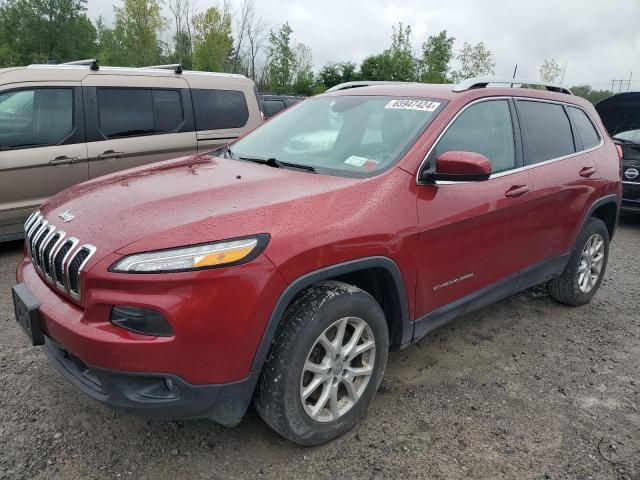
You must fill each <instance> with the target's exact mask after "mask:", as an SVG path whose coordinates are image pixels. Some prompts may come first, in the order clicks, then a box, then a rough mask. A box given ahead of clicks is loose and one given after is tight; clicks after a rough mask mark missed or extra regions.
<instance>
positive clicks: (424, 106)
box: [384, 100, 440, 112]
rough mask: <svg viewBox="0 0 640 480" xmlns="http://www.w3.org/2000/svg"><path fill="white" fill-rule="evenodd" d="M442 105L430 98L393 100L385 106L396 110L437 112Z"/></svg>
mask: <svg viewBox="0 0 640 480" xmlns="http://www.w3.org/2000/svg"><path fill="white" fill-rule="evenodd" d="M439 106H440V103H439V102H430V101H429V100H391V101H390V102H389V103H387V105H386V106H385V107H384V108H391V109H395V110H419V111H421V112H435V110H436V109H437V108H438V107H439Z"/></svg>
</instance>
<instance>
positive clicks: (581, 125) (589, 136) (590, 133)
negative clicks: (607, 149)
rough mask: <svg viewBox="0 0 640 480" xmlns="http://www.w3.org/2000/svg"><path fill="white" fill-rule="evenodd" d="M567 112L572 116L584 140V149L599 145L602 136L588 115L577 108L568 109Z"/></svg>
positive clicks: (579, 134)
mask: <svg viewBox="0 0 640 480" xmlns="http://www.w3.org/2000/svg"><path fill="white" fill-rule="evenodd" d="M567 111H568V112H569V115H570V116H571V120H573V124H574V125H575V127H576V130H577V133H578V136H579V137H580V140H582V148H584V149H588V148H593V147H595V146H597V145H599V144H600V135H599V134H598V131H597V130H596V127H594V126H593V123H591V120H589V117H588V116H587V114H586V113H585V112H584V111H583V110H581V109H580V108H576V107H567Z"/></svg>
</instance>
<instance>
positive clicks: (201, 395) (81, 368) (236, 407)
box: [45, 337, 260, 427]
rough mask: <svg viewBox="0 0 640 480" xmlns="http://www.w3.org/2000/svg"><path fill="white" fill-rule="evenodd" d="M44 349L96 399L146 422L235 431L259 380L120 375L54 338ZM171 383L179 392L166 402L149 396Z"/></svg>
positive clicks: (254, 375) (253, 374)
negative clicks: (200, 423)
mask: <svg viewBox="0 0 640 480" xmlns="http://www.w3.org/2000/svg"><path fill="white" fill-rule="evenodd" d="M45 350H46V352H47V355H48V356H49V358H50V360H51V362H52V363H53V364H54V366H55V367H56V368H57V369H58V370H59V371H60V372H61V373H62V374H63V375H64V376H65V377H66V378H67V379H68V380H69V381H70V382H71V383H72V384H73V385H75V386H76V387H77V388H78V389H80V390H81V391H82V392H84V393H85V394H87V395H89V396H90V397H91V398H93V399H94V400H97V401H98V402H100V403H103V404H105V405H107V406H109V407H111V408H114V409H116V410H120V411H123V412H125V413H131V414H134V415H139V416H143V417H148V418H161V419H167V420H184V419H202V418H205V419H210V420H213V421H215V422H217V423H219V424H221V425H225V426H228V427H232V426H234V425H237V424H238V423H240V420H242V417H243V416H244V414H245V412H246V410H247V408H248V406H249V403H250V402H251V398H252V397H253V392H254V390H255V387H256V384H257V382H258V378H259V377H260V372H259V371H257V372H251V373H250V374H249V376H248V377H247V378H245V379H244V380H241V381H238V382H233V383H225V384H214V385H193V384H190V383H188V382H187V381H185V380H183V379H182V378H181V377H178V376H176V375H172V374H164V373H131V372H120V371H113V370H106V369H102V368H97V367H93V366H91V365H87V364H85V363H83V362H82V360H80V359H78V358H77V357H75V356H73V355H72V354H70V353H69V352H67V351H66V350H65V349H64V347H62V346H60V345H59V344H58V343H56V342H55V341H54V340H53V339H51V338H50V337H45ZM167 379H168V380H171V382H172V383H173V386H174V387H175V392H173V393H172V394H171V395H168V396H167V397H165V398H161V397H160V396H158V395H155V396H154V395H151V396H150V394H149V391H151V389H152V387H153V385H154V384H158V385H160V384H164V381H165V380H167Z"/></svg>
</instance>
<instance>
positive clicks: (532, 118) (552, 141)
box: [516, 100, 576, 165]
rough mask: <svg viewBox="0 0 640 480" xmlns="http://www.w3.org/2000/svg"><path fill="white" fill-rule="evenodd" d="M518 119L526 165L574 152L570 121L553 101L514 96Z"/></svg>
mask: <svg viewBox="0 0 640 480" xmlns="http://www.w3.org/2000/svg"><path fill="white" fill-rule="evenodd" d="M516 104H517V108H518V119H519V120H520V126H521V128H522V132H523V141H524V161H525V164H527V165H534V164H536V163H540V162H544V161H547V160H551V159H554V158H558V157H564V156H565V155H570V154H572V153H575V151H576V149H575V145H574V142H573V134H572V132H571V124H570V123H569V118H568V117H567V114H566V113H565V110H564V107H563V106H562V105H559V104H557V103H548V102H536V101H529V100H518V101H517V102H516Z"/></svg>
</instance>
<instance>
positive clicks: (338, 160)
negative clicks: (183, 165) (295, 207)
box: [230, 96, 444, 177]
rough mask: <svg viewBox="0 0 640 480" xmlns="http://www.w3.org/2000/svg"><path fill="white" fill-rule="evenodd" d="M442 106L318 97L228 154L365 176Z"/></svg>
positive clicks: (389, 160)
mask: <svg viewBox="0 0 640 480" xmlns="http://www.w3.org/2000/svg"><path fill="white" fill-rule="evenodd" d="M443 105H444V102H442V101H433V100H427V99H416V98H398V97H386V96H335V97H332V96H326V97H325V96H323V97H316V98H312V99H309V100H306V101H304V102H302V103H300V104H298V105H297V106H294V107H292V108H291V109H290V110H286V111H284V112H283V113H282V114H280V115H278V116H277V117H275V118H273V119H272V120H269V121H268V122H267V123H265V124H264V125H263V126H262V127H260V128H259V129H257V130H255V131H254V132H252V133H250V134H249V135H247V136H246V137H243V138H242V139H240V140H238V141H237V142H236V143H234V144H233V145H232V146H231V150H232V151H231V154H230V155H231V156H232V157H233V158H240V159H243V158H244V159H262V160H269V159H273V160H277V161H278V162H282V164H285V165H288V166H295V165H301V166H306V167H313V170H315V171H317V172H319V173H333V174H338V175H347V176H356V177H360V176H368V175H371V174H375V173H379V172H381V171H382V170H385V169H386V168H388V167H390V166H391V165H392V164H393V163H394V162H395V161H397V160H398V159H399V158H400V157H401V156H402V155H403V154H404V153H406V151H407V150H408V149H409V148H410V147H411V146H412V145H413V143H414V142H415V141H416V140H417V138H418V137H419V136H420V134H421V133H422V132H423V131H424V129H425V128H426V127H427V126H428V125H429V124H430V123H431V121H432V120H433V119H434V118H435V116H436V115H437V114H438V113H439V111H440V110H441V107H442V106H443Z"/></svg>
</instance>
